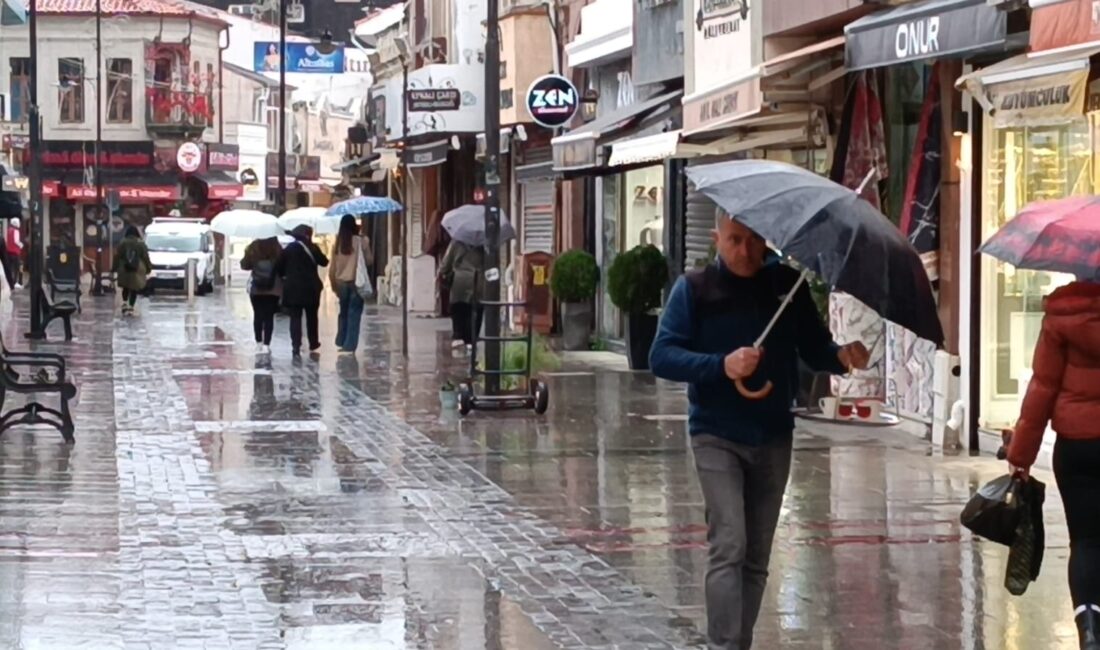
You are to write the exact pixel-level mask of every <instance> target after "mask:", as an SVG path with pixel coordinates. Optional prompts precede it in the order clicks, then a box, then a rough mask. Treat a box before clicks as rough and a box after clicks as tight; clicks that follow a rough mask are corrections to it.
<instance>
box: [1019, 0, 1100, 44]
mask: <svg viewBox="0 0 1100 650" xmlns="http://www.w3.org/2000/svg"><path fill="white" fill-rule="evenodd" d="M1029 39H1030V45H1031V47H1030V50H1031V52H1033V53H1034V52H1045V51H1046V50H1054V49H1058V48H1062V47H1071V46H1074V45H1081V44H1084V43H1091V42H1094V41H1100V2H1096V0H1067V1H1066V2H1056V3H1053V4H1044V5H1042V6H1038V7H1032V9H1031V29H1030V36H1029Z"/></svg>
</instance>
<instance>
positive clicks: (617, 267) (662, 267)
mask: <svg viewBox="0 0 1100 650" xmlns="http://www.w3.org/2000/svg"><path fill="white" fill-rule="evenodd" d="M667 283H668V261H667V260H666V259H665V256H664V254H663V253H661V251H660V250H658V249H657V247H656V246H653V245H652V244H643V245H640V246H635V247H634V248H632V249H630V250H629V251H627V252H625V253H623V254H622V255H619V256H618V257H616V258H615V261H614V262H612V263H611V268H610V269H608V272H607V293H608V295H610V297H611V302H612V303H614V304H615V306H616V307H618V308H619V309H620V310H622V311H623V313H624V314H626V346H627V357H628V359H629V361H630V367H631V369H633V370H648V369H649V348H650V347H652V346H653V339H654V338H655V337H656V336H657V314H656V310H657V308H658V307H660V306H661V294H662V292H663V291H664V288H665V285H666V284H667Z"/></svg>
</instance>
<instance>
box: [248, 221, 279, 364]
mask: <svg viewBox="0 0 1100 650" xmlns="http://www.w3.org/2000/svg"><path fill="white" fill-rule="evenodd" d="M282 252H283V247H282V245H281V244H279V238H278V237H268V238H266V239H257V240H255V241H253V242H252V243H251V244H249V245H248V248H246V249H245V250H244V257H243V258H242V259H241V270H242V271H251V273H250V274H249V278H248V297H249V298H250V299H251V300H252V328H253V330H255V334H256V347H257V348H258V352H259V353H260V354H269V353H270V352H271V335H272V334H273V333H274V332H275V314H276V312H278V311H279V299H280V297H281V296H282V293H283V283H282V280H281V279H280V278H279V276H278V274H277V273H276V272H275V265H276V263H278V261H279V256H280V255H281V254H282Z"/></svg>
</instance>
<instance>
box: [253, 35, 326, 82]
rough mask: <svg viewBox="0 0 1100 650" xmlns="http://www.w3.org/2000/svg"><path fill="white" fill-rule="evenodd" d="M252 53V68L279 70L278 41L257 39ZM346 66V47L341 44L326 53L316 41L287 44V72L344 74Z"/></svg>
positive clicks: (268, 70) (262, 70)
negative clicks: (319, 47)
mask: <svg viewBox="0 0 1100 650" xmlns="http://www.w3.org/2000/svg"><path fill="white" fill-rule="evenodd" d="M326 49H327V48H326ZM252 53H253V62H252V69H253V70H254V71H255V72H278V71H279V44H278V43H273V42H271V41H257V42H256V43H255V44H254V46H253V51H252ZM344 67H345V66H344V48H343V46H341V45H336V47H335V49H333V51H332V52H329V53H328V54H326V53H324V52H322V51H321V50H320V49H318V45H317V44H316V43H301V42H291V43H287V44H286V71H287V72H305V73H313V74H342V73H343V72H344Z"/></svg>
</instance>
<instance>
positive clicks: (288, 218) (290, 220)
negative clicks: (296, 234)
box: [279, 207, 340, 235]
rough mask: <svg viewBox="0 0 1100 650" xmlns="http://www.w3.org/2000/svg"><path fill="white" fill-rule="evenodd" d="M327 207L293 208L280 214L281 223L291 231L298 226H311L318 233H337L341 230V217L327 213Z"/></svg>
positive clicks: (285, 228)
mask: <svg viewBox="0 0 1100 650" xmlns="http://www.w3.org/2000/svg"><path fill="white" fill-rule="evenodd" d="M325 212H326V209H325V208H313V207H306V208H293V209H291V210H287V211H286V212H284V213H283V214H282V215H280V216H279V225H280V226H282V228H283V229H284V230H286V231H287V232H290V231H291V230H294V228H295V227H297V226H309V227H310V228H312V229H313V232H314V234H317V235H335V234H336V233H337V232H338V231H339V230H340V217H330V216H327V215H326V214H325Z"/></svg>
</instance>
